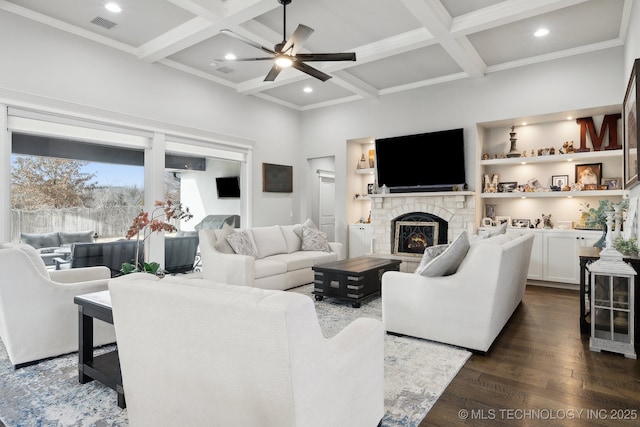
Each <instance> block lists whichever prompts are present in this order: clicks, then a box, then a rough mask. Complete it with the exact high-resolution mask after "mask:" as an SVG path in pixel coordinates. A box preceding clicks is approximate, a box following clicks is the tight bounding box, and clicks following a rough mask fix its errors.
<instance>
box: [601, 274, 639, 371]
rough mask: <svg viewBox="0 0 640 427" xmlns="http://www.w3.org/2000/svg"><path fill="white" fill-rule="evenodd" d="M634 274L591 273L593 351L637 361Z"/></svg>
mask: <svg viewBox="0 0 640 427" xmlns="http://www.w3.org/2000/svg"><path fill="white" fill-rule="evenodd" d="M629 268H630V269H631V267H629ZM634 273H635V272H634V271H633V269H631V273H630V274H628V275H627V274H616V273H613V274H612V273H605V272H596V271H593V270H592V272H591V283H592V284H593V287H592V298H591V338H590V340H589V349H590V350H593V351H600V350H606V351H612V352H616V353H622V354H624V356H625V357H628V358H631V359H635V358H636V352H635V348H634V333H635V332H634V312H633V310H634Z"/></svg>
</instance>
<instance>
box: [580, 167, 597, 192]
mask: <svg viewBox="0 0 640 427" xmlns="http://www.w3.org/2000/svg"><path fill="white" fill-rule="evenodd" d="M601 180H602V163H589V164H585V165H576V183H578V184H580V185H581V186H582V189H583V190H597V189H598V187H599V186H600V181H601Z"/></svg>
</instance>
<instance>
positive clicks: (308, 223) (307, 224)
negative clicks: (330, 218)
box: [293, 218, 318, 240]
mask: <svg viewBox="0 0 640 427" xmlns="http://www.w3.org/2000/svg"><path fill="white" fill-rule="evenodd" d="M304 227H309V228H315V229H316V230H317V229H318V227H316V225H315V224H314V223H313V221H312V220H311V218H307V220H306V221H305V222H303V223H302V227H296V228H294V229H293V231H295V233H296V234H297V235H298V237H299V238H300V240H302V231H303V228H304Z"/></svg>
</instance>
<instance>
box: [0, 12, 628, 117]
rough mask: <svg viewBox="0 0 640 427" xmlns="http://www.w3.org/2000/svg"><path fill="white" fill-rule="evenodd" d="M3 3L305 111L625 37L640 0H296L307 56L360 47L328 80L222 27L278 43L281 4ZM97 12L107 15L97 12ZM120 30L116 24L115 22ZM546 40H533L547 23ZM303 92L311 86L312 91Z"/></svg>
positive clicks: (331, 68)
mask: <svg viewBox="0 0 640 427" xmlns="http://www.w3.org/2000/svg"><path fill="white" fill-rule="evenodd" d="M108 1H111V0H82V1H79V0H55V1H52V0H47V1H45V0H0V10H4V11H6V12H9V13H13V14H16V15H20V16H23V17H26V18H29V19H32V20H34V21H38V22H40V23H42V24H44V25H49V26H52V27H55V28H58V29H60V30H63V31H67V32H69V33H72V34H75V35H77V36H78V37H84V38H87V39H90V40H93V41H95V42H98V43H102V44H104V45H107V46H109V47H111V48H113V49H118V50H121V51H124V52H127V53H129V54H131V55H132V56H134V57H136V58H137V59H138V60H140V61H146V62H150V63H158V64H162V65H163V66H168V67H172V68H175V69H178V70H180V71H182V72H185V73H189V74H193V75H195V76H198V77H200V78H203V79H207V80H210V81H212V82H215V83H218V84H221V85H224V86H228V87H231V88H233V89H234V90H236V91H237V92H238V93H239V94H242V95H247V96H258V97H261V98H264V99H267V100H269V101H272V102H275V103H278V104H282V105H286V106H288V107H291V108H295V109H298V110H306V109H312V108H318V107H322V106H326V105H333V104H337V103H343V102H350V101H354V100H359V99H367V98H377V97H381V96H384V95H385V94H390V93H394V92H401V91H408V90H412V89H415V88H417V87H422V86H428V85H436V84H439V83H443V82H448V81H453V80H458V79H468V78H482V77H483V76H485V75H487V74H488V73H492V72H496V71H500V70H505V69H510V68H517V67H522V66H527V65H530V64H533V63H537V62H542V61H549V60H553V59H557V58H562V57H566V56H571V55H577V54H582V53H586V52H590V51H596V50H599V49H606V48H610V47H614V46H620V45H622V44H624V37H625V34H626V31H627V25H628V19H629V12H630V9H631V3H632V0H292V2H291V3H290V4H289V5H288V6H287V17H286V18H287V19H286V22H287V25H286V26H287V28H286V30H285V35H286V37H289V36H290V35H291V33H292V32H293V31H294V30H295V28H296V27H297V26H298V24H305V25H307V26H309V27H311V28H313V29H314V30H315V32H314V33H313V34H312V35H311V36H310V37H309V39H308V40H307V41H306V43H305V44H304V47H303V49H302V50H301V52H306V53H317V52H355V53H356V55H357V61H355V62H350V61H347V62H314V63H312V64H313V66H314V67H316V68H318V69H320V70H322V71H323V72H326V73H328V74H330V75H331V76H332V78H331V79H330V80H328V81H326V82H321V81H319V80H316V79H314V78H312V77H309V76H308V75H306V74H303V73H301V72H300V71H297V70H295V69H286V70H285V71H283V72H282V73H281V74H280V75H279V76H278V78H277V79H276V80H275V81H274V82H264V81H263V79H264V77H265V75H266V74H267V72H268V71H269V69H270V68H271V65H272V63H271V61H254V62H237V61H236V62H228V61H215V60H216V59H220V58H224V56H225V55H226V54H228V53H234V54H235V55H236V57H256V56H265V55H264V52H261V51H260V50H258V49H256V48H254V47H251V46H249V45H247V44H245V43H242V42H241V41H239V40H238V39H236V38H233V37H230V36H229V35H227V34H222V33H220V30H222V29H230V30H232V31H234V32H235V33H238V34H240V35H242V36H244V37H247V38H249V39H251V40H253V41H255V42H257V43H258V44H260V45H262V46H265V47H267V48H269V49H273V47H274V45H275V44H276V43H279V42H281V41H282V40H283V28H282V23H283V19H282V18H283V16H282V5H281V4H280V3H279V2H278V0H113V1H114V2H115V3H117V4H118V5H119V6H120V7H121V8H122V11H121V12H119V13H114V12H110V11H108V10H107V9H105V4H106V3H107V2H108ZM96 18H97V19H96ZM114 24H115V26H113V28H111V29H107V28H106V27H109V26H112V25H114ZM542 27H544V28H547V29H548V30H549V34H548V35H547V36H545V37H535V36H534V32H535V31H536V30H538V29H539V28H542ZM305 87H309V88H311V89H312V90H313V91H312V92H310V93H306V92H304V91H303V89H304V88H305Z"/></svg>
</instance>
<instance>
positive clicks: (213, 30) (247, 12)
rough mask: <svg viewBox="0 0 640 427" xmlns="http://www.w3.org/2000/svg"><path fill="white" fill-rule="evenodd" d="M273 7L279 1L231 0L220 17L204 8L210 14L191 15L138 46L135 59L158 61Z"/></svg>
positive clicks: (191, 4) (194, 8)
mask: <svg viewBox="0 0 640 427" xmlns="http://www.w3.org/2000/svg"><path fill="white" fill-rule="evenodd" d="M173 1H175V2H176V3H174V4H177V5H179V3H182V2H183V1H186V0H181V1H178V0H173ZM185 6H187V7H190V8H191V9H190V11H191V12H193V11H196V10H200V9H201V7H200V5H199V4H195V6H194V2H193V1H188V2H187V4H185ZM277 7H279V3H278V2H276V1H274V0H235V1H233V2H229V4H228V5H227V6H226V7H225V15H224V16H220V15H218V14H217V13H218V12H219V11H215V10H212V9H207V11H208V12H210V13H206V16H204V15H201V16H198V17H196V18H193V19H192V20H190V21H188V22H186V23H185V24H182V25H180V26H178V27H176V28H174V29H173V30H171V31H168V32H167V33H165V34H163V35H161V36H159V37H156V38H155V39H153V40H150V41H148V42H147V43H145V44H143V45H142V46H140V48H139V50H138V58H139V59H142V60H144V61H147V62H155V61H158V60H160V59H162V58H166V57H168V56H171V55H173V54H174V53H176V52H179V51H181V50H183V49H186V48H187V47H189V46H193V45H195V44H197V43H200V42H202V41H204V40H206V39H208V38H210V37H213V36H214V35H216V34H218V33H219V32H220V30H222V29H224V28H229V27H237V26H239V25H240V24H242V23H243V22H246V21H248V20H251V19H253V18H255V17H256V16H260V15H262V14H264V13H266V12H269V11H270V10H273V9H275V8H277ZM201 13H205V12H201ZM211 19H214V21H211Z"/></svg>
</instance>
